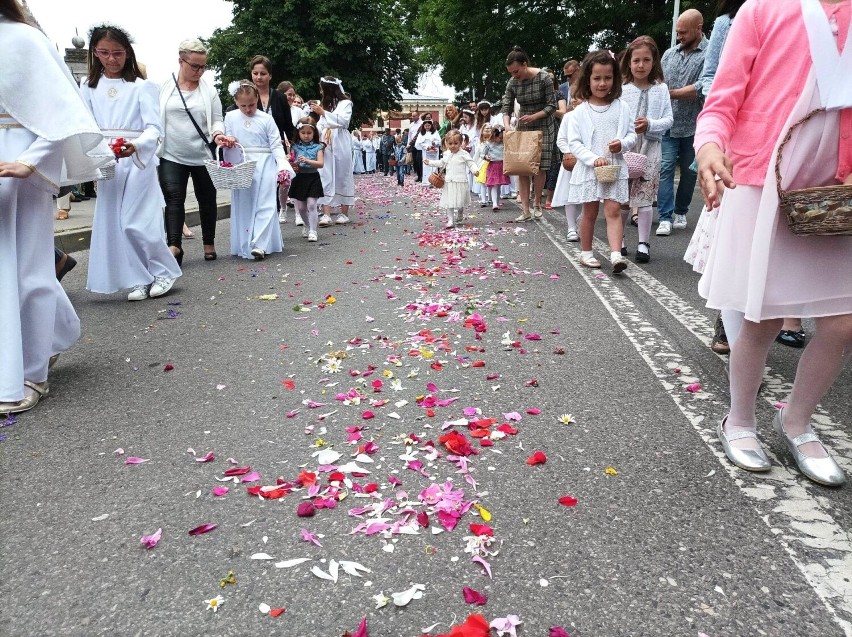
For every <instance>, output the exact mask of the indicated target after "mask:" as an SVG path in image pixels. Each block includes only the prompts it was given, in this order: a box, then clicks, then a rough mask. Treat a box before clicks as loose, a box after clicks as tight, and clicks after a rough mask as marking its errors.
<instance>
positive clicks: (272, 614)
mask: <svg viewBox="0 0 852 637" xmlns="http://www.w3.org/2000/svg"><path fill="white" fill-rule="evenodd" d="M284 610H285V609H283V608H270V609H269V616H270V617H278V616H279V615H283V614H284Z"/></svg>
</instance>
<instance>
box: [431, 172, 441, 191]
mask: <svg viewBox="0 0 852 637" xmlns="http://www.w3.org/2000/svg"><path fill="white" fill-rule="evenodd" d="M429 183H430V184H432V185H433V186H434V187H435V188H443V187H444V171H443V170H436V171H435V172H433V173H432V174H431V175H429Z"/></svg>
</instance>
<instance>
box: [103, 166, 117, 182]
mask: <svg viewBox="0 0 852 637" xmlns="http://www.w3.org/2000/svg"><path fill="white" fill-rule="evenodd" d="M117 165H118V164H117V163H112V164H108V165H106V166H103V167H101V168H99V169H98V170H100V171H101V177H100V179H98V181H106V180H107V179H114V178H115V167H116V166H117Z"/></svg>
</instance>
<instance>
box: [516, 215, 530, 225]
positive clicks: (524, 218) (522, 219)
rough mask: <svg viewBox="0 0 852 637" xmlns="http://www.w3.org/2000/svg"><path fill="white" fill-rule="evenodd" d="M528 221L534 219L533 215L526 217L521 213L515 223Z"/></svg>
mask: <svg viewBox="0 0 852 637" xmlns="http://www.w3.org/2000/svg"><path fill="white" fill-rule="evenodd" d="M527 221H532V216H530V215H527V216H526V217H525V216H524V215H521V216H520V217H515V223H526V222H527Z"/></svg>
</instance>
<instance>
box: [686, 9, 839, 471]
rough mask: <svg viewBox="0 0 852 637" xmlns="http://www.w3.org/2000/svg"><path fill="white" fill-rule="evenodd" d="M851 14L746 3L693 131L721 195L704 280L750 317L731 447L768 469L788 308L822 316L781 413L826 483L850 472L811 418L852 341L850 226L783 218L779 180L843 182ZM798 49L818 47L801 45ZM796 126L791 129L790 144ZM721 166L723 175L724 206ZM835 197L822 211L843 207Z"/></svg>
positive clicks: (702, 172) (782, 434) (706, 173)
mask: <svg viewBox="0 0 852 637" xmlns="http://www.w3.org/2000/svg"><path fill="white" fill-rule="evenodd" d="M849 14H850V3H849V0H823V2H820V1H819V0H801V1H800V0H754V1H752V2H747V3H746V4H745V5H743V7H742V8H741V9H740V11H739V13H738V14H737V19H736V20H735V21H734V23H733V26H732V27H731V32H730V36H729V37H730V40H731V41H732V42H736V43H737V46H736V47H726V48H725V49H724V51H723V53H722V59H721V62H720V65H719V70H718V73H717V75H716V78H715V80H714V83H713V90H712V91H711V92H710V96H709V98H708V100H707V103H706V105H705V107H704V110H703V111H702V112H701V114H700V115H699V117H698V128H697V131H696V135H695V148H696V150H697V151H698V171H699V179H700V183H701V191H702V193H703V194H704V199H705V203H706V204H707V206H708V208H710V207H719V219H718V221H717V228H716V234H715V238H714V241H713V244H712V247H711V249H710V254H709V257H708V261H707V265H706V266H705V269H704V274H703V276H702V278H701V280H700V282H699V286H698V291H699V293H700V294H701V295H702V296H703V297H704V298H706V299H707V305H708V307H712V308H714V309H718V310H734V311H738V312H742V313H744V315H745V319H746V320H745V323H744V325H743V327H742V330H741V332H740V334H739V336H738V338H737V339H736V341H735V343H734V345H733V347H732V349H731V362H730V369H731V371H730V379H731V410H730V413H729V414H728V415H727V416H726V417H725V418H724V419H723V420H722V422H721V423H719V425H718V427H717V432H718V436H719V440H720V442H721V444H722V449H723V450H724V451H725V454H726V455H727V457H728V459H729V460H730V461H731V462H733V463H734V464H735V465H737V466H739V467H741V468H743V469H746V470H748V471H768V470H769V469H770V467H771V464H770V461H769V458H768V457H767V455H766V453H765V452H764V451H763V449H762V448H761V445H760V442H759V441H758V439H757V433H756V432H757V417H756V414H755V403H756V397H757V391H758V388H759V386H760V383H761V380H762V377H763V369H764V365H765V363H766V357H767V353H768V351H769V347H770V345H771V344H772V342H773V341H774V340H775V337H776V336H777V335H778V330H779V329H780V328H781V323H782V319H783V317H785V316H812V317H815V320H816V331H815V333H814V336H813V338H812V339H811V341H810V343H808V345H807V347H806V348H805V350H804V352H803V354H802V357H801V360H800V362H799V366H798V369H797V372H796V379H795V381H794V383H793V389H792V392H791V393H790V396H789V398H788V400H787V402H786V406H785V407H784V408H783V409H781V410H779V411H777V412H776V413H775V415H774V420H773V425H774V428H775V430H776V432H777V434H778V436H779V438H780V440H781V442H782V444H783V445H784V447H785V448H786V449H787V450H788V452H789V453H790V455H791V456H792V457H793V460H794V461H795V463H796V464H797V465H798V467H799V469H800V470H801V471H802V473H804V474H805V476H807V477H808V478H809V479H811V480H813V481H815V482H818V483H820V484H824V485H829V486H838V485H841V484H843V482H844V481H845V479H846V477H845V475H844V473H843V470H842V469H841V468H840V467H839V466H838V465H837V464H836V463H835V462H834V460H833V459H832V458H831V456H830V454H829V452H828V450H827V449H826V448H825V447H824V446H823V445H822V443H821V442H820V441H819V439H818V438H817V436H816V434H815V433H814V432H813V431H812V428H811V422H810V421H811V416H812V414H813V412H814V410H815V409H816V406H817V404H818V403H819V401H820V400H821V399H822V397H823V395H825V393H826V392H827V391H828V390H829V389H830V387H831V385H832V384H833V382H834V380H835V379H836V377H837V375H838V373H839V372H840V369H841V367H842V365H843V361H844V355H845V354H848V353H849V351H850V348H852V277H850V276H849V275H848V268H849V255H850V254H852V236H849V234H847V235H846V236H826V235H822V236H820V235H819V234H815V235H814V236H797V235H795V234H793V233H792V232H791V230H790V229H789V227H788V221H789V222H792V223H795V222H796V219H795V218H792V219H789V220H788V219H787V214H786V212H785V211H784V210H782V209H781V207H780V205H779V201H780V197H779V191H780V190H782V189H783V190H785V191H787V190H805V191H806V193H807V192H808V191H810V195H811V196H810V199H811V200H812V201H813V202H814V203H817V204H818V203H819V202H820V199H821V198H822V195H821V194H820V193H818V192H816V191H813V190H810V189H812V188H815V187H818V186H829V185H837V184H838V183H839V182H840V181H841V180H842V179H843V178H844V174H843V170H842V169H843V167H844V166H846V167H848V166H849V165H850V163H852V162H851V161H850V154H852V144H850V141H849V138H848V135H847V136H845V137H842V136H841V135H840V122H841V118H843V121H846V122H848V120H847V119H846V118H848V117H849V113H850V111H849V109H850V107H852V85H850V83H849V81H848V72H849V69H850V68H852V43H850V42H849V37H848V34H849V21H850V15H849ZM758 27H759V28H758ZM791 50H792V51H803V50H804V51H809V53H810V54H809V55H796V56H792V57H791V56H790V55H789V51H791ZM782 65H783V66H784V68H785V73H784V74H779V73H778V69H779V68H781V66H782ZM823 108H824V109H825V110H824V111H822V110H820V109H823ZM815 111H816V113H815ZM809 116H810V117H809ZM805 120H806V121H805ZM788 133H792V135H791V137H790V143H788V144H786V145H783V144H782V140H783V139H784V138H785V137H786V136H788ZM782 146H783V148H782ZM779 156H780V158H781V159H780V162H779V163H780V182H779V183H777V184H776V173H775V163H776V157H779ZM847 172H848V168H847ZM717 176H718V178H719V180H720V181H721V182H722V183H723V184H724V185H725V186H726V192H725V197H724V199H722V201H721V206H720V197H719V194H718V192H717V187H716V178H717ZM734 176H736V181H735V180H734ZM838 190H840V189H838ZM844 198H845V200H846V204H845V205H847V206H848V205H849V201H850V200H852V188H846V189H845V195H844V194H842V193H841V194H840V195H837V194H836V193H835V195H834V202H835V204H836V203H837V201H839V200H842V199H844ZM835 204H829V205H827V206H826V205H823V206H821V207H822V208H823V213H820V214H819V215H814V216H815V217H816V218H818V219H819V218H821V216H826V215H827V213H828V212H830V211H831V210H829V209H830V208H832V206H833V208H837V207H840V208H842V207H843V206H842V205H841V206H837V205H835ZM833 208H832V209H833ZM813 230H815V231H816V232H821V231H822V230H821V229H820V228H819V226H814V227H813ZM846 232H847V233H852V224H850V225H848V226H847V228H846Z"/></svg>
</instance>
